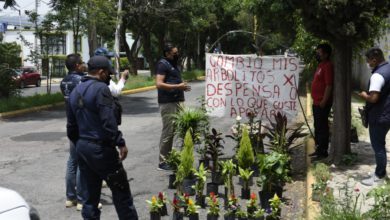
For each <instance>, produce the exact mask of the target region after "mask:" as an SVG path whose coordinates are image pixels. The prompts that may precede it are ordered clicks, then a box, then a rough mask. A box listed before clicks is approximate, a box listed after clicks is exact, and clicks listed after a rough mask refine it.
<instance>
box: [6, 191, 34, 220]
mask: <svg viewBox="0 0 390 220" xmlns="http://www.w3.org/2000/svg"><path fill="white" fill-rule="evenodd" d="M0 220H39V215H38V212H37V211H36V210H35V209H34V208H32V207H31V206H29V205H28V204H27V202H26V201H25V200H24V199H23V197H22V196H20V195H19V193H17V192H15V191H13V190H10V189H6V188H2V187H0Z"/></svg>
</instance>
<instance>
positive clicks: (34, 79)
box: [14, 67, 41, 89]
mask: <svg viewBox="0 0 390 220" xmlns="http://www.w3.org/2000/svg"><path fill="white" fill-rule="evenodd" d="M14 71H15V73H16V74H17V76H16V77H15V82H16V85H17V86H18V87H19V88H21V89H23V88H24V87H26V86H28V85H35V86H36V87H40V86H41V74H39V72H38V70H37V69H36V68H35V67H21V68H20V69H15V70H14Z"/></svg>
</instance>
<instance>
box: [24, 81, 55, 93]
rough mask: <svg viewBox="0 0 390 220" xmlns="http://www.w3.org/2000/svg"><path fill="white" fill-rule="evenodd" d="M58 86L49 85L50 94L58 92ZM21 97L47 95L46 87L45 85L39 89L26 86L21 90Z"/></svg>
mask: <svg viewBox="0 0 390 220" xmlns="http://www.w3.org/2000/svg"><path fill="white" fill-rule="evenodd" d="M60 91H61V90H60V84H59V83H55V84H52V85H51V93H56V92H60ZM21 92H22V93H21V95H22V96H33V95H36V94H46V93H47V87H46V85H42V86H41V87H35V86H28V87H26V88H24V89H22V90H21Z"/></svg>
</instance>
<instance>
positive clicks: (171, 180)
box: [168, 174, 176, 189]
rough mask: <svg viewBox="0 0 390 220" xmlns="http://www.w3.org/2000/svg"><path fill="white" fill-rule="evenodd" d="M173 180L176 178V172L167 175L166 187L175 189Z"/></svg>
mask: <svg viewBox="0 0 390 220" xmlns="http://www.w3.org/2000/svg"><path fill="white" fill-rule="evenodd" d="M175 180H176V174H170V175H169V184H168V189H176V187H175V184H174V182H175Z"/></svg>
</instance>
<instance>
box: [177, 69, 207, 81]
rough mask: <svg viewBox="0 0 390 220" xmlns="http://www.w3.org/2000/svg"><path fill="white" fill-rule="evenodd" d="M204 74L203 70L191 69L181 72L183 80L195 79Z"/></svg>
mask: <svg viewBox="0 0 390 220" xmlns="http://www.w3.org/2000/svg"><path fill="white" fill-rule="evenodd" d="M204 75H205V72H204V70H191V71H185V72H183V73H182V77H183V80H196V79H197V77H199V76H204Z"/></svg>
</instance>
